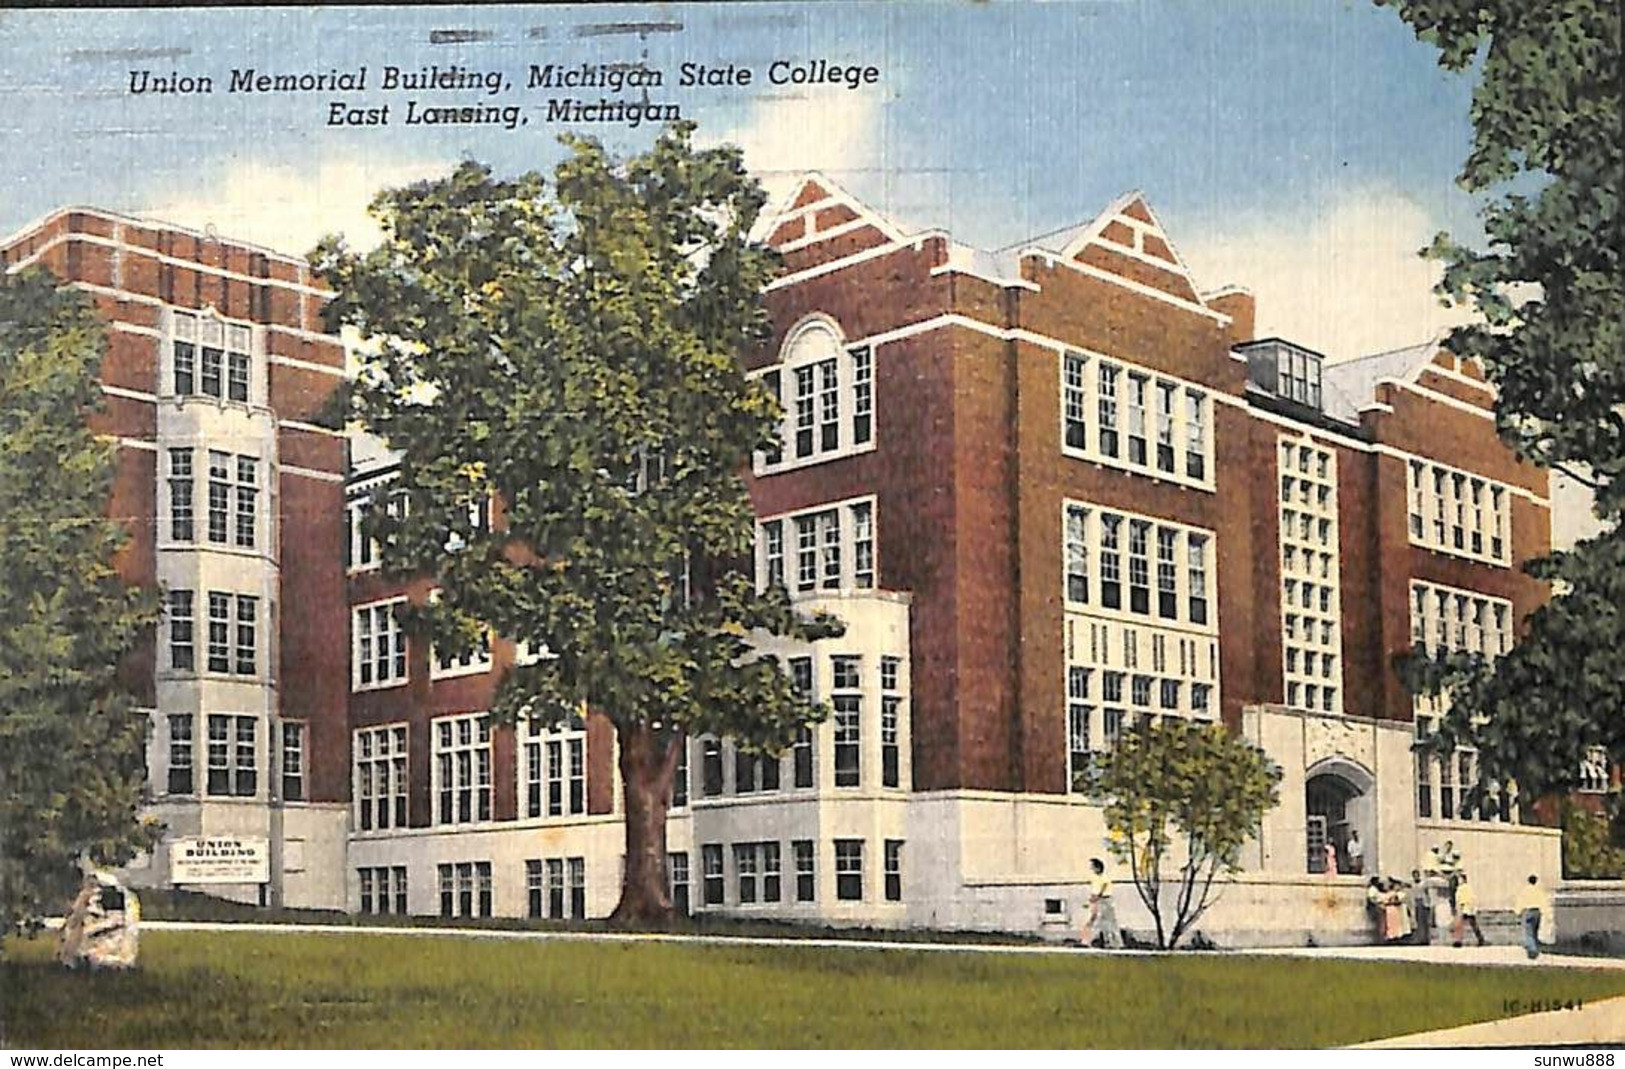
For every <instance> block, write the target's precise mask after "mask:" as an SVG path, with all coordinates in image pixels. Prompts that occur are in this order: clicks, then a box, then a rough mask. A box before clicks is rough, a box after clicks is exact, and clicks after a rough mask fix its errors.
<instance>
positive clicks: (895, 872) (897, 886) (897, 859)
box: [884, 839, 903, 902]
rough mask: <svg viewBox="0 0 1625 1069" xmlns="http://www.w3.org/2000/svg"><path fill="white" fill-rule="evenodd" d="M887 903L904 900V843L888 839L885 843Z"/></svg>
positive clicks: (899, 840)
mask: <svg viewBox="0 0 1625 1069" xmlns="http://www.w3.org/2000/svg"><path fill="white" fill-rule="evenodd" d="M884 845H885V864H886V871H885V877H886V901H888V902H901V901H902V900H903V841H902V840H901V839H887V840H886V842H885V844H884Z"/></svg>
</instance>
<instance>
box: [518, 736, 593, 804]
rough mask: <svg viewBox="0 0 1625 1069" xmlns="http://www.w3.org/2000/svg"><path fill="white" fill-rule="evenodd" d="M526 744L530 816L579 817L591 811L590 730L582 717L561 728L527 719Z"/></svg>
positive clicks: (526, 799) (527, 797) (526, 793)
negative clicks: (588, 785)
mask: <svg viewBox="0 0 1625 1069" xmlns="http://www.w3.org/2000/svg"><path fill="white" fill-rule="evenodd" d="M525 730H526V735H525V744H524V751H523V752H524V761H525V768H524V782H525V802H524V806H523V812H524V814H525V816H527V817H562V816H576V815H579V814H582V813H585V812H586V811H587V730H586V723H585V721H583V720H582V719H581V718H580V717H579V716H576V717H571V718H570V720H569V721H568V722H567V723H565V724H564V725H562V726H561V727H559V728H552V727H547V726H546V725H545V723H544V722H543V721H542V720H541V719H540V718H536V719H531V720H527V721H526V729H525Z"/></svg>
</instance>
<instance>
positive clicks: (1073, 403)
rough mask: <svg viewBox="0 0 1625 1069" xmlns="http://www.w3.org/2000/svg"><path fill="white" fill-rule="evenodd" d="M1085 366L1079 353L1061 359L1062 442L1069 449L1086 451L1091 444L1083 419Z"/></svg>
mask: <svg viewBox="0 0 1625 1069" xmlns="http://www.w3.org/2000/svg"><path fill="white" fill-rule="evenodd" d="M1084 365H1085V359H1084V357H1083V356H1081V355H1080V354H1078V353H1067V354H1066V355H1065V356H1064V357H1062V358H1061V415H1062V421H1063V423H1062V439H1061V440H1062V441H1063V442H1065V443H1066V446H1067V448H1069V449H1079V450H1081V449H1085V448H1087V447H1088V443H1089V435H1088V431H1087V428H1086V427H1085V425H1084V418H1083V412H1084V404H1085V400H1084V385H1083V369H1084Z"/></svg>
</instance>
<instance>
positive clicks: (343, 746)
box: [0, 208, 349, 906]
mask: <svg viewBox="0 0 1625 1069" xmlns="http://www.w3.org/2000/svg"><path fill="white" fill-rule="evenodd" d="M0 261H3V263H4V264H5V266H6V269H7V270H20V269H22V268H23V267H25V266H28V265H33V264H37V265H39V266H41V267H44V268H47V269H49V270H50V271H51V272H53V273H54V274H56V275H57V277H59V278H62V279H64V280H67V281H69V282H70V283H71V284H72V285H73V286H74V287H75V288H77V289H79V290H81V291H83V292H85V293H86V294H88V295H89V297H90V299H91V300H92V301H93V302H94V304H95V306H96V309H97V310H98V311H99V312H100V314H101V316H102V318H103V319H104V320H105V321H106V323H107V326H108V334H107V338H108V349H107V356H106V359H105V360H104V362H103V364H102V383H103V385H102V391H103V394H104V399H105V402H106V404H105V408H104V410H103V411H102V412H101V413H100V414H99V415H97V416H96V417H95V420H94V423H93V427H94V429H95V430H96V431H97V432H99V433H102V434H106V435H109V436H113V437H116V438H117V439H118V443H119V449H118V453H117V468H116V474H115V480H114V486H113V494H112V500H111V503H110V510H111V514H112V515H113V516H114V517H115V518H117V519H119V520H120V521H122V522H123V523H124V524H125V525H126V526H127V527H128V529H129V531H130V534H131V539H130V542H129V543H128V544H127V546H126V547H125V549H124V550H123V552H122V557H121V560H120V561H119V562H118V564H119V569H120V571H121V573H122V574H123V575H124V576H125V577H126V578H127V579H128V580H129V581H130V582H132V583H139V584H142V585H147V586H152V585H157V586H160V587H162V588H163V590H164V592H165V593H164V597H165V610H166V613H165V620H164V622H163V624H162V627H161V629H160V634H159V638H158V642H157V643H156V644H155V645H154V646H152V647H150V648H148V649H147V650H145V651H144V652H143V653H142V654H141V655H140V664H139V665H138V675H139V678H140V681H141V688H140V697H141V701H142V704H143V705H144V706H146V707H147V708H148V709H149V710H150V715H151V717H152V732H151V735H150V744H149V754H148V756H149V761H148V766H149V791H150V796H151V811H152V813H153V815H155V816H157V817H159V818H160V819H162V820H163V821H164V822H165V823H166V824H167V825H168V827H169V829H170V833H171V836H176V835H243V836H253V837H260V838H264V839H266V840H267V841H268V842H269V843H270V844H271V858H270V861H271V882H270V883H269V885H267V886H266V887H265V889H264V892H265V894H266V896H267V897H268V898H269V899H272V900H275V901H277V902H284V903H286V904H288V905H312V906H328V905H338V904H341V903H342V901H343V899H342V894H343V879H342V872H343V865H344V852H345V840H346V833H347V828H348V820H347V818H348V806H347V799H348V793H349V792H348V759H347V758H348V734H349V733H348V728H347V724H346V711H347V708H346V707H347V699H348V693H347V688H346V687H345V686H344V679H345V672H346V664H345V659H344V636H345V631H344V628H345V609H344V569H343V563H342V557H341V555H340V554H341V551H342V545H341V543H342V534H341V532H342V524H343V495H344V488H343V483H344V471H345V442H344V438H343V436H342V435H339V434H335V433H334V432H332V431H329V430H325V429H323V428H321V427H318V426H316V425H315V424H314V423H313V422H312V419H313V417H314V416H315V414H316V413H317V412H318V411H319V410H320V409H321V407H322V405H323V404H324V403H325V402H326V400H327V397H328V395H329V393H331V391H332V389H333V387H334V386H335V385H336V384H337V383H339V382H340V381H341V380H342V378H343V375H344V348H343V346H342V345H341V344H340V343H339V340H338V339H337V338H335V337H332V336H330V335H327V334H324V333H323V332H322V326H321V318H320V313H321V307H322V303H323V296H324V291H322V290H321V289H320V288H319V287H317V286H316V285H314V284H313V283H312V280H311V278H310V269H309V267H308V265H306V263H305V262H304V261H303V260H300V259H298V258H296V257H290V256H286V255H283V254H281V253H276V252H271V251H270V250H267V249H261V248H258V247H255V246H251V245H246V244H243V243H241V242H235V241H226V240H221V239H219V238H217V237H215V236H214V235H212V234H202V233H198V232H195V231H191V230H186V229H182V228H180V227H174V226H169V225H165V224H161V223H153V222H148V221H142V220H137V219H132V218H127V217H124V216H121V215H118V214H115V213H112V212H106V211H101V210H99V209H92V208H68V209H63V210H61V211H57V212H53V213H52V214H50V215H48V216H46V217H45V218H44V219H43V220H41V221H40V222H38V223H36V224H34V225H31V226H29V227H27V228H25V229H24V230H22V231H21V232H20V233H19V234H17V235H16V236H14V237H12V238H11V239H9V240H7V241H6V242H4V244H3V245H0ZM167 848H168V846H167V841H166V843H165V845H164V846H161V847H160V848H159V849H158V851H157V852H156V855H155V856H154V857H151V858H147V859H145V860H144V861H143V862H142V863H141V864H140V865H139V867H137V868H136V869H134V870H133V871H132V872H131V877H132V879H133V880H135V881H136V882H138V883H146V882H151V881H161V880H165V879H167V874H168V871H169V869H168V857H167ZM219 890H220V891H221V892H222V893H225V894H228V895H231V896H234V897H239V898H248V899H252V898H254V897H258V896H259V895H260V893H261V889H260V888H258V887H255V886H252V885H249V886H242V887H233V886H229V885H227V886H225V887H221V888H219Z"/></svg>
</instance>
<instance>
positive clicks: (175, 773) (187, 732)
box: [168, 713, 193, 794]
mask: <svg viewBox="0 0 1625 1069" xmlns="http://www.w3.org/2000/svg"><path fill="white" fill-rule="evenodd" d="M192 766H193V760H192V714H191V713H171V714H169V783H168V787H169V793H170V794H191V793H192V790H193V781H192Z"/></svg>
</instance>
